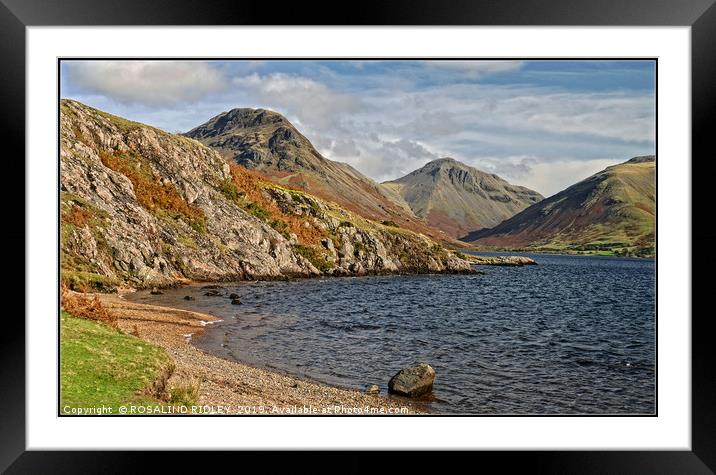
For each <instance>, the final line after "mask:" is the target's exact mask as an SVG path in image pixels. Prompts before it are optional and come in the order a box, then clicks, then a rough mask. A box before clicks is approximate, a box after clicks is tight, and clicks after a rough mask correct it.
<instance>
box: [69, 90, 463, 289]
mask: <svg viewBox="0 0 716 475" xmlns="http://www.w3.org/2000/svg"><path fill="white" fill-rule="evenodd" d="M60 224H61V225H60V229H61V233H60V263H61V278H62V282H63V283H65V284H66V285H68V286H69V287H70V288H74V289H80V290H83V289H110V288H113V287H115V286H117V285H132V286H137V287H147V286H153V285H157V286H159V285H171V284H175V283H178V282H182V281H185V280H187V279H190V280H195V281H222V280H224V281H229V280H241V279H256V278H288V277H291V276H312V275H364V274H384V273H422V272H470V269H471V268H470V263H469V262H467V261H466V260H464V259H462V258H460V257H458V255H456V254H455V253H453V252H451V251H448V250H445V249H443V248H442V247H441V246H439V245H437V244H436V243H435V242H434V241H432V240H430V239H429V238H427V237H426V236H423V235H420V234H416V233H413V232H411V231H408V230H405V229H398V228H395V227H393V226H388V225H383V224H380V223H376V222H373V221H369V220H367V219H365V218H363V217H361V216H359V215H357V214H355V213H353V212H351V211H348V210H345V209H343V208H341V207H339V206H337V205H336V204H334V203H331V202H327V201H325V200H322V199H320V198H316V197H314V196H311V195H309V194H307V193H305V192H302V191H300V190H294V189H290V188H287V187H281V186H277V185H275V184H272V183H270V182H268V181H267V180H266V179H265V178H263V177H262V176H260V175H258V174H256V173H254V172H251V171H249V170H247V169H245V168H243V167H241V166H238V165H236V164H233V163H229V162H227V161H226V160H225V159H224V158H222V157H221V156H220V155H219V154H217V153H216V151H215V150H213V149H211V148H208V147H206V146H204V145H203V144H201V143H199V142H198V141H196V140H193V139H190V138H187V137H184V136H181V135H174V134H169V133H167V132H164V131H162V130H159V129H157V128H154V127H150V126H147V125H144V124H140V123H137V122H131V121H129V120H126V119H123V118H121V117H117V116H113V115H110V114H108V113H106V112H102V111H99V110H97V109H93V108H91V107H88V106H86V105H84V104H81V103H79V102H76V101H71V100H64V99H63V100H62V101H61V104H60Z"/></svg>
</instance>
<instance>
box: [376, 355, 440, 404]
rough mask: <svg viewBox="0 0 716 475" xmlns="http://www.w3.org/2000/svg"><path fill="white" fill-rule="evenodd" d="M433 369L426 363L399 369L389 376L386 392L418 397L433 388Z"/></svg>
mask: <svg viewBox="0 0 716 475" xmlns="http://www.w3.org/2000/svg"><path fill="white" fill-rule="evenodd" d="M434 381H435V370H434V369H433V367H432V366H430V365H429V364H426V363H420V364H419V365H416V366H412V367H410V368H404V369H401V370H400V371H399V372H398V374H396V375H395V376H393V377H392V378H390V381H389V382H388V392H390V393H392V394H398V395H400V396H407V397H418V396H422V395H423V394H427V393H429V392H430V391H432V389H433V382H434Z"/></svg>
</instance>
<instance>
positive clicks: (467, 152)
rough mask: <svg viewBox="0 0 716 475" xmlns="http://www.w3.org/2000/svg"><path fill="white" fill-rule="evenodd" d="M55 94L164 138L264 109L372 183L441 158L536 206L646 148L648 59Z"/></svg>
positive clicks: (235, 68)
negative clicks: (244, 110)
mask: <svg viewBox="0 0 716 475" xmlns="http://www.w3.org/2000/svg"><path fill="white" fill-rule="evenodd" d="M60 84H61V96H62V97H66V98H72V99H77V100H79V101H81V102H84V103H85V104H88V105H91V106H93V107H96V108H99V109H102V110H106V111H108V112H111V113H113V114H117V115H120V116H123V117H127V118H129V119H132V120H135V121H139V122H144V123H147V124H150V125H153V126H156V127H159V128H162V129H164V130H167V131H169V132H185V131H188V130H189V129H191V128H193V127H195V126H197V125H199V124H201V123H203V122H205V121H207V120H208V119H210V118H211V117H213V116H215V115H217V114H219V113H221V112H223V111H227V110H229V109H232V108H235V107H262V108H267V109H272V110H276V111H278V112H281V113H283V114H284V115H286V116H287V117H288V119H289V120H291V121H292V122H293V124H294V125H295V126H296V127H297V128H298V129H299V130H300V131H301V132H302V133H303V134H304V135H306V136H307V137H308V138H309V139H310V140H311V141H312V142H313V144H314V145H315V146H316V148H318V150H319V151H320V152H321V153H323V154H324V155H325V156H326V157H328V158H331V159H333V160H339V161H343V162H347V163H349V164H351V165H353V166H354V167H355V168H357V169H358V170H359V171H361V172H362V173H364V174H366V175H368V176H370V177H371V178H373V179H375V180H378V181H384V180H390V179H394V178H398V177H400V176H402V175H405V174H406V173H409V172H411V171H413V170H415V169H416V168H419V167H420V166H422V165H424V164H425V163H427V162H428V161H430V160H433V159H436V158H440V157H453V158H455V159H458V160H461V161H463V162H465V163H467V164H470V165H472V166H474V167H477V168H479V169H482V170H485V171H489V172H493V173H497V174H499V175H500V176H502V177H503V178H505V179H507V180H508V181H510V182H512V183H515V184H520V185H525V186H528V187H530V188H532V189H535V190H537V191H539V192H540V193H542V194H544V195H545V196H549V195H551V194H554V193H556V192H558V191H560V190H562V189H564V188H565V187H567V186H569V185H571V184H573V183H575V182H577V181H579V180H581V179H583V178H586V177H587V176H589V175H591V174H592V173H595V172H597V171H599V170H601V169H603V168H604V167H606V166H609V165H612V164H615V163H619V162H622V161H624V160H627V159H629V158H631V157H633V156H636V155H644V154H651V153H654V147H655V106H656V104H655V71H654V63H653V62H652V61H601V60H598V61H597V60H589V61H456V60H455V61H453V60H450V61H446V60H442V61H392V60H391V61H387V60H385V61H348V60H331V61H325V60H324V61H287V60H280V61H64V62H63V63H62V65H61V82H60Z"/></svg>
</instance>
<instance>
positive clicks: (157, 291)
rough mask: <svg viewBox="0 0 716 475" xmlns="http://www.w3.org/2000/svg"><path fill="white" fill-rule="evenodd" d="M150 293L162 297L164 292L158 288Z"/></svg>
mask: <svg viewBox="0 0 716 475" xmlns="http://www.w3.org/2000/svg"><path fill="white" fill-rule="evenodd" d="M149 293H150V294H152V295H162V294H163V293H164V292H162V291H161V290H159V289H158V288H156V287H152V290H151V291H150V292H149Z"/></svg>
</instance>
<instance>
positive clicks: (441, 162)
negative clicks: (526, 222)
mask: <svg viewBox="0 0 716 475" xmlns="http://www.w3.org/2000/svg"><path fill="white" fill-rule="evenodd" d="M383 185H384V186H387V187H389V188H392V189H393V190H395V191H396V192H397V193H399V194H400V195H401V196H402V197H403V199H404V200H405V201H406V202H407V203H408V205H409V206H410V207H411V209H412V210H413V212H414V213H415V214H416V215H417V216H419V217H422V218H424V219H425V220H426V221H427V223H428V224H429V225H431V226H433V227H436V228H438V229H441V230H443V231H445V232H446V233H448V234H450V235H452V236H455V237H460V236H463V235H465V234H466V233H468V232H470V231H473V230H475V229H480V228H483V227H492V226H495V225H497V224H498V223H500V222H502V221H503V220H505V219H507V218H509V217H511V216H513V215H514V214H516V213H518V212H519V211H521V210H523V209H525V208H527V207H528V206H530V205H531V204H533V203H536V202H538V201H540V200H542V199H543V197H542V195H540V194H539V193H537V192H536V191H533V190H530V189H529V188H526V187H523V186H518V185H512V184H510V183H508V182H507V181H506V180H504V179H503V178H501V177H499V176H498V175H496V174H494V173H487V172H484V171H482V170H479V169H477V168H474V167H471V166H469V165H466V164H464V163H462V162H460V161H458V160H455V159H454V158H451V157H443V158H439V159H436V160H433V161H430V162H428V163H427V164H425V165H423V166H422V167H421V168H419V169H417V170H414V171H412V172H411V173H408V174H407V175H405V176H403V177H401V178H398V179H396V180H391V181H387V182H384V183H383Z"/></svg>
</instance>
